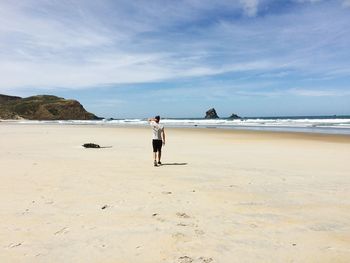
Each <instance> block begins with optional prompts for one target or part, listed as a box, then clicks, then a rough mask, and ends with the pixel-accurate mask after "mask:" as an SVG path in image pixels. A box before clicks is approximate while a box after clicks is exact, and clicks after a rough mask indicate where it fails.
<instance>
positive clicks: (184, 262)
mask: <svg viewBox="0 0 350 263" xmlns="http://www.w3.org/2000/svg"><path fill="white" fill-rule="evenodd" d="M177 262H178V263H191V262H193V258H190V257H188V256H183V257H179V260H178V261H177Z"/></svg>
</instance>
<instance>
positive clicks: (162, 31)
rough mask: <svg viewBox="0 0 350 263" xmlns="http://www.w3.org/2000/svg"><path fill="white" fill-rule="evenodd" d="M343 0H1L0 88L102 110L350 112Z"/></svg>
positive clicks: (122, 113) (139, 113)
mask: <svg viewBox="0 0 350 263" xmlns="http://www.w3.org/2000/svg"><path fill="white" fill-rule="evenodd" d="M349 25H350V0H236V1H235V0H231V1H229V0H217V1H212V0H177V1H173V0H171V1H168V0H143V1H142V0H133V1H129V0H100V1H95V0H23V1H13V0H0V93H2V94H8V95H16V96H22V97H27V96H32V95H37V94H52V95H57V96H60V97H64V98H67V99H77V100H79V101H80V102H81V103H82V104H83V105H84V107H85V108H86V109H87V110H88V111H90V112H93V113H95V114H96V115H98V116H101V117H106V118H110V117H112V118H145V117H149V116H154V115H161V116H162V117H173V118H176V117H177V118H185V117H192V118H195V117H204V115H205V112H206V110H208V109H209V108H212V107H214V108H215V109H216V111H217V113H218V115H219V116H220V117H227V116H229V115H231V114H232V113H236V114H238V115H240V116H244V117H249V116H300V115H304V116H305V115H350V48H349V47H350V26H349Z"/></svg>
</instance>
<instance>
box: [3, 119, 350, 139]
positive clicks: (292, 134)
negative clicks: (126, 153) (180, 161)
mask: <svg viewBox="0 0 350 263" xmlns="http://www.w3.org/2000/svg"><path fill="white" fill-rule="evenodd" d="M1 125H23V126H39V127H40V126H53V127H55V126H56V127H66V126H67V127H76V128H79V127H88V128H94V127H95V128H106V129H109V128H116V129H118V128H121V129H146V130H149V127H148V125H123V124H119V125H113V124H105V123H103V124H90V123H86V124H75V123H65V124H62V123H50V122H43V123H19V122H17V121H2V122H1V121H0V126H1ZM164 126H165V128H166V130H184V131H189V132H198V131H199V132H201V131H202V132H209V133H211V132H212V133H216V132H219V133H221V134H244V135H249V134H251V135H276V136H275V138H279V137H281V138H288V137H289V138H300V139H306V138H307V139H310V140H329V141H338V142H344V143H350V134H334V133H317V132H302V131H300V132H296V131H279V130H264V129H259V130H255V129H244V128H239V129H230V128H225V127H193V126H191V127H190V126H188V127H186V126H167V125H164Z"/></svg>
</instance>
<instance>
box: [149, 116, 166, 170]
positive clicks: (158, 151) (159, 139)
mask: <svg viewBox="0 0 350 263" xmlns="http://www.w3.org/2000/svg"><path fill="white" fill-rule="evenodd" d="M148 121H149V123H150V125H151V127H152V132H153V133H152V146H153V158H154V166H158V165H161V164H162V163H161V161H160V158H161V157H162V146H163V145H165V131H164V126H163V125H161V124H160V123H159V121H160V117H159V116H156V117H154V118H149V119H148ZM157 160H158V162H157Z"/></svg>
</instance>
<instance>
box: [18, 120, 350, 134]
mask: <svg viewBox="0 0 350 263" xmlns="http://www.w3.org/2000/svg"><path fill="white" fill-rule="evenodd" d="M161 122H162V123H163V124H164V125H165V126H168V127H202V128H206V127H207V128H208V127H209V128H226V129H254V130H278V131H301V132H315V133H335V134H337V133H339V134H350V118H270V119H269V118H247V119H236V120H228V119H162V120H161ZM17 123H21V124H34V123H36V124H62V125H111V126H146V125H148V122H147V120H146V119H119V120H107V119H103V120H67V121H29V120H21V121H17Z"/></svg>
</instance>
